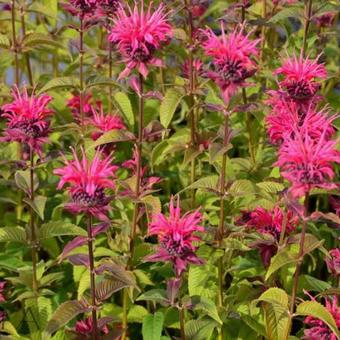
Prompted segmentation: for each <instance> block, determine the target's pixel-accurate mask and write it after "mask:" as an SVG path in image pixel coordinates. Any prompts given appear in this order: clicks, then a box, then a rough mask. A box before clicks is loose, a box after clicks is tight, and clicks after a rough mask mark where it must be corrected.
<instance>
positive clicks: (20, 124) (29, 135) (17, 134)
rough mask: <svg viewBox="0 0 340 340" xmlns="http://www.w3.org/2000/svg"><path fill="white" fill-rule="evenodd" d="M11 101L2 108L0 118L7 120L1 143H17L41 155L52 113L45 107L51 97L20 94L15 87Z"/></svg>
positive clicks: (23, 92)
mask: <svg viewBox="0 0 340 340" xmlns="http://www.w3.org/2000/svg"><path fill="white" fill-rule="evenodd" d="M12 95H13V101H12V102H11V103H8V104H5V105H3V106H2V108H1V111H2V112H3V113H2V115H1V116H2V117H4V118H6V119H7V127H6V129H5V131H4V136H3V137H2V141H8V142H19V143H22V144H23V145H24V146H28V147H29V148H31V149H32V150H34V151H37V152H38V153H41V151H42V145H43V144H44V143H46V142H47V141H48V138H47V137H48V133H49V132H50V129H49V127H50V120H49V118H50V116H51V115H52V114H53V111H52V110H51V109H49V108H48V107H47V106H48V104H49V103H50V101H51V100H52V97H50V96H48V95H47V94H41V95H40V96H35V95H34V94H31V96H30V95H29V94H28V92H27V89H26V88H24V89H23V90H22V92H20V91H19V89H18V88H17V87H14V88H13V91H12Z"/></svg>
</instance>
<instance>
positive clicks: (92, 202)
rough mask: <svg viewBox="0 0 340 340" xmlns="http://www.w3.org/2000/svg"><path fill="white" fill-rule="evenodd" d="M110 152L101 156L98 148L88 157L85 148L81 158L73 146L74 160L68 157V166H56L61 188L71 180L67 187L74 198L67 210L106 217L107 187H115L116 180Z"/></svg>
mask: <svg viewBox="0 0 340 340" xmlns="http://www.w3.org/2000/svg"><path fill="white" fill-rule="evenodd" d="M111 162H112V158H111V157H110V156H108V157H106V158H104V159H101V152H100V151H99V150H97V151H96V153H95V155H94V157H93V160H92V161H89V160H88V159H87V158H86V155H85V152H84V150H83V149H82V159H81V160H80V159H79V158H78V156H77V154H76V152H75V151H74V150H73V160H72V161H69V160H67V159H66V158H65V164H66V165H65V166H64V167H63V168H59V169H56V170H54V173H55V174H56V175H59V176H60V177H61V179H60V182H59V184H58V189H61V188H62V187H63V186H64V185H65V184H68V185H69V187H68V191H69V193H70V195H71V197H72V202H70V203H69V204H67V206H66V207H67V208H68V210H70V211H71V212H72V213H75V214H77V213H81V212H84V213H88V214H91V215H93V216H97V217H98V218H99V219H101V220H105V219H106V218H107V217H106V214H107V212H108V210H109V206H108V204H109V202H110V199H111V198H110V197H108V196H107V195H106V194H105V189H114V188H115V183H114V181H113V179H114V176H115V172H116V170H117V169H118V167H117V166H115V165H112V164H111Z"/></svg>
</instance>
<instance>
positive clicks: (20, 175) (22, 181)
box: [14, 170, 39, 194]
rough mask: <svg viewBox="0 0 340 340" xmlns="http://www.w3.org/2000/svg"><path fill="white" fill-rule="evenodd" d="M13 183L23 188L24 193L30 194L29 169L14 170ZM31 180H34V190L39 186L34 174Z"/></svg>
mask: <svg viewBox="0 0 340 340" xmlns="http://www.w3.org/2000/svg"><path fill="white" fill-rule="evenodd" d="M14 179H15V183H16V185H17V186H18V188H20V189H21V190H23V191H24V192H25V193H27V194H30V191H31V174H30V171H29V170H18V171H16V172H15V175H14ZM33 182H34V190H36V189H37V188H38V186H39V181H38V178H37V176H36V174H34V177H33Z"/></svg>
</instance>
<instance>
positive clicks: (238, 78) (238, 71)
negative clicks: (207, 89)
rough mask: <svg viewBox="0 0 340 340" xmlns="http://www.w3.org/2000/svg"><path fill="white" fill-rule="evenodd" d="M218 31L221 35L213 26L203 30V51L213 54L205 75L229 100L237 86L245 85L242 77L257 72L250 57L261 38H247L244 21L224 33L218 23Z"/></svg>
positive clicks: (247, 76) (244, 77) (254, 55)
mask: <svg viewBox="0 0 340 340" xmlns="http://www.w3.org/2000/svg"><path fill="white" fill-rule="evenodd" d="M221 31H222V36H217V35H216V34H215V33H214V32H213V30H212V29H207V30H205V31H203V34H204V35H205V41H204V42H203V48H204V51H205V53H206V55H207V56H209V57H212V65H213V70H212V71H210V72H208V73H207V76H208V77H210V78H211V79H212V80H213V81H214V82H215V83H216V84H217V85H218V86H219V87H220V89H221V91H222V96H223V98H224V100H225V101H226V102H227V103H228V102H229V100H230V97H231V96H232V95H234V94H235V92H236V90H237V89H238V88H239V87H244V86H247V85H248V84H247V83H246V82H245V79H247V78H249V77H251V76H252V75H253V74H254V73H255V72H256V67H257V66H256V63H255V61H254V60H253V57H256V56H257V55H258V49H257V48H256V45H257V44H258V43H259V41H260V40H259V39H256V40H250V39H249V36H250V34H251V33H252V32H250V33H248V34H244V25H242V26H239V27H238V28H237V29H235V31H233V32H232V33H230V34H229V35H226V34H225V33H224V27H223V24H222V23H221Z"/></svg>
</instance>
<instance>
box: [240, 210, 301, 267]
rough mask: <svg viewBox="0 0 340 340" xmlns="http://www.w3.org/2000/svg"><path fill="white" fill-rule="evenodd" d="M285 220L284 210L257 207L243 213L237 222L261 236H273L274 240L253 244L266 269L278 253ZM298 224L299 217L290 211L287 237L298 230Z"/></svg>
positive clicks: (288, 213) (286, 231)
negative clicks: (278, 244)
mask: <svg viewBox="0 0 340 340" xmlns="http://www.w3.org/2000/svg"><path fill="white" fill-rule="evenodd" d="M283 219H284V215H283V211H282V209H281V208H279V207H277V206H276V207H274V209H272V210H267V209H264V208H262V207H257V208H255V209H254V210H252V211H249V212H242V215H241V217H240V218H239V219H237V220H236V224H237V225H244V226H246V227H247V228H250V229H253V230H255V231H256V232H258V233H259V234H264V235H271V236H272V237H273V239H272V240H270V239H264V240H260V241H257V242H254V243H253V244H252V247H254V248H258V249H259V251H260V255H261V258H262V261H263V264H264V266H265V267H268V266H269V264H270V259H271V258H272V257H273V256H274V255H275V254H276V252H277V243H278V241H279V239H280V234H281V230H282V226H283ZM298 222H299V219H298V217H297V216H294V215H293V213H292V212H291V211H288V212H287V222H286V230H285V235H288V234H290V233H292V232H293V231H294V230H295V229H296V227H297V225H298Z"/></svg>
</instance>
